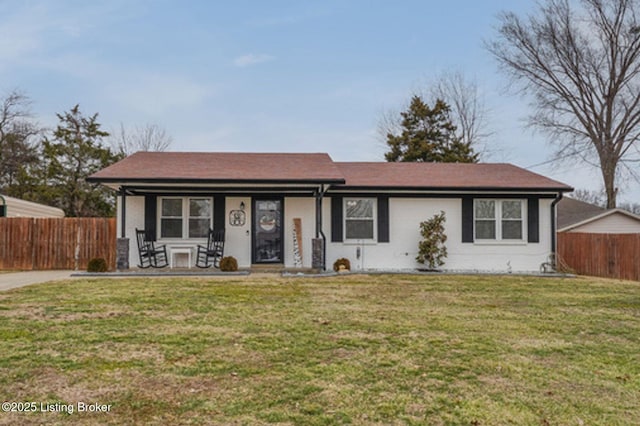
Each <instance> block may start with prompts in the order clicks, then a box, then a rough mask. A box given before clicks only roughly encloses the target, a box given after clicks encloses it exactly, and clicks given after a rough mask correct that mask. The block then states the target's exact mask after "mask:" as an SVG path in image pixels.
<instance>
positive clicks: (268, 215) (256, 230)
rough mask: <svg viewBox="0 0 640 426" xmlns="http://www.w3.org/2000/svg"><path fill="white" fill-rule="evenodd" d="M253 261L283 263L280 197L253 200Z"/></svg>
mask: <svg viewBox="0 0 640 426" xmlns="http://www.w3.org/2000/svg"><path fill="white" fill-rule="evenodd" d="M252 228H253V256H252V257H253V259H252V261H253V263H283V257H282V253H283V249H282V241H283V238H282V199H278V198H269V199H254V200H253V224H252Z"/></svg>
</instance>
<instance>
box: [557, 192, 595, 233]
mask: <svg viewBox="0 0 640 426" xmlns="http://www.w3.org/2000/svg"><path fill="white" fill-rule="evenodd" d="M557 209H558V229H562V228H566V227H567V226H571V225H573V224H575V223H580V222H582V221H584V220H587V219H590V218H592V217H595V216H598V215H599V214H602V213H604V212H605V211H606V209H605V208H603V207H600V206H596V205H595V204H589V203H585V202H584V201H580V200H576V199H574V198H570V197H565V198H563V199H562V200H560V202H559V203H558V207H557Z"/></svg>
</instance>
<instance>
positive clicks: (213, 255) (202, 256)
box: [196, 229, 224, 268]
mask: <svg viewBox="0 0 640 426" xmlns="http://www.w3.org/2000/svg"><path fill="white" fill-rule="evenodd" d="M222 256H224V229H220V230H217V231H214V230H213V229H209V236H208V238H207V246H206V247H205V246H201V245H198V254H197V256H196V266H197V267H198V268H209V267H210V266H211V265H213V267H214V268H219V267H220V259H222Z"/></svg>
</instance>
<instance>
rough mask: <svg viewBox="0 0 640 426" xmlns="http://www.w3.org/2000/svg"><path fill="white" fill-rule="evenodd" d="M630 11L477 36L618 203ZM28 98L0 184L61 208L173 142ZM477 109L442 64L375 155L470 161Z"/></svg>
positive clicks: (548, 16) (2, 158)
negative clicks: (43, 110)
mask: <svg viewBox="0 0 640 426" xmlns="http://www.w3.org/2000/svg"><path fill="white" fill-rule="evenodd" d="M639 19H640V1H639V0H609V1H603V0H574V1H569V0H546V1H543V2H540V3H538V4H537V10H535V11H534V12H533V13H532V14H530V15H528V16H527V17H521V16H518V15H516V14H514V13H511V12H505V13H503V14H502V15H500V16H499V18H498V20H499V25H498V27H497V34H496V36H495V39H493V40H490V41H487V42H485V45H486V49H487V50H488V52H489V53H490V54H492V55H493V57H494V58H495V59H496V60H497V62H498V64H499V65H500V67H501V70H502V71H503V72H504V73H505V75H506V76H507V77H508V82H509V87H510V88H511V89H513V90H515V93H516V94H519V95H522V96H525V97H527V99H529V101H530V105H531V109H532V112H531V116H530V117H529V125H530V126H532V127H533V128H535V129H538V130H540V131H542V132H544V133H545V134H547V136H548V137H549V142H550V144H551V145H553V146H555V148H556V152H555V154H554V157H553V158H552V161H556V162H564V164H572V163H574V162H576V161H580V162H583V163H586V164H589V165H591V166H593V167H595V168H597V169H598V170H599V172H600V174H601V176H602V185H603V188H604V190H603V191H602V192H603V201H602V203H603V204H604V205H605V206H606V207H607V208H614V207H616V206H617V198H618V194H619V190H620V187H621V186H622V185H623V184H624V183H625V182H628V181H630V180H635V181H637V182H638V183H640V170H639V169H638V166H639V165H640V144H639V142H638V141H639V140H640V22H638V20H639ZM28 106H29V99H28V98H27V97H26V96H25V95H23V94H21V93H19V92H16V91H14V92H12V93H10V94H9V95H8V96H6V97H5V98H4V100H3V102H2V104H1V105H0V191H2V192H3V193H5V194H7V195H13V196H17V197H20V198H25V199H29V200H33V201H38V202H43V203H46V204H50V205H53V206H58V207H61V208H63V209H64V210H65V212H66V213H67V215H69V216H90V215H99V216H103V215H109V214H112V213H113V200H110V199H109V198H108V197H106V195H105V193H104V191H105V190H104V189H103V188H100V187H95V186H90V185H88V184H86V183H85V182H84V177H86V176H87V175H88V174H91V173H93V172H95V171H97V170H99V169H100V168H102V167H105V166H106V165H108V164H111V163H112V162H114V161H117V160H118V159H119V158H122V157H123V156H124V155H126V154H128V153H130V152H133V151H135V150H165V149H167V148H168V146H169V145H170V142H171V138H170V137H169V136H168V135H167V134H166V132H165V131H164V130H163V129H161V128H159V127H157V126H151V127H149V126H147V127H146V128H136V129H135V130H134V131H133V132H131V131H127V130H126V129H125V128H124V126H121V128H120V131H119V132H115V135H113V136H110V135H109V134H108V133H107V132H105V131H104V130H102V129H101V126H100V124H99V123H98V122H97V114H94V115H90V116H85V115H84V114H83V113H82V112H80V109H79V106H78V105H76V106H75V107H73V108H71V109H70V110H69V111H67V112H64V113H62V114H57V117H58V120H59V124H58V126H57V128H56V129H55V130H54V131H49V132H47V131H44V130H43V129H40V128H38V126H37V125H36V124H35V122H34V120H33V119H32V117H31V114H30V112H29V108H28ZM487 117H488V112H487V110H486V108H485V107H484V104H483V103H482V101H481V98H480V96H479V93H478V88H477V85H476V84H475V82H469V81H468V80H466V79H465V78H464V76H462V75H461V74H459V73H458V74H449V75H444V76H443V77H442V78H440V79H439V80H437V81H436V82H435V83H434V84H433V85H432V86H431V87H430V88H429V90H428V91H427V93H414V94H412V95H411V96H410V102H408V104H407V105H406V109H404V110H403V111H401V112H399V113H398V112H395V111H391V112H387V113H386V114H383V116H382V117H381V119H380V123H379V134H380V135H381V136H382V139H383V140H384V142H385V143H386V146H387V149H388V151H387V152H386V153H385V159H386V160H387V161H422V162H477V161H479V159H480V158H482V157H483V156H486V154H487V152H489V151H490V150H489V149H488V145H489V144H488V142H487V141H488V139H489V136H491V135H492V132H491V131H488V130H487V128H488V126H487ZM107 138H109V139H108V140H109V141H110V143H109V144H107V143H105V140H106V139H107ZM109 200H110V201H109ZM630 208H631V209H635V207H634V206H633V205H631V207H630Z"/></svg>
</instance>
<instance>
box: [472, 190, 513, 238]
mask: <svg viewBox="0 0 640 426" xmlns="http://www.w3.org/2000/svg"><path fill="white" fill-rule="evenodd" d="M522 211H523V202H522V200H483V199H477V200H475V207H474V223H475V227H474V229H475V238H476V240H522V239H523V229H524V228H523V226H524V220H523V215H522Z"/></svg>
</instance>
